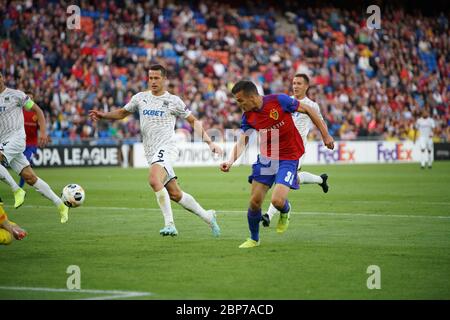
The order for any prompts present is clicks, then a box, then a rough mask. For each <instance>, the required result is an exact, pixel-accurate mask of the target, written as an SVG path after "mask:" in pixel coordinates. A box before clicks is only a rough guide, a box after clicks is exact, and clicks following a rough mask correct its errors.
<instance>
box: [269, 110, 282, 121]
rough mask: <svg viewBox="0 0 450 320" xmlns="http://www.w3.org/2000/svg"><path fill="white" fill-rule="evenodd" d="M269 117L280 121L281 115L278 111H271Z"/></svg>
mask: <svg viewBox="0 0 450 320" xmlns="http://www.w3.org/2000/svg"><path fill="white" fill-rule="evenodd" d="M269 117H270V118H272V119H273V120H278V118H279V117H280V115H279V114H278V111H277V109H272V110H270V113H269Z"/></svg>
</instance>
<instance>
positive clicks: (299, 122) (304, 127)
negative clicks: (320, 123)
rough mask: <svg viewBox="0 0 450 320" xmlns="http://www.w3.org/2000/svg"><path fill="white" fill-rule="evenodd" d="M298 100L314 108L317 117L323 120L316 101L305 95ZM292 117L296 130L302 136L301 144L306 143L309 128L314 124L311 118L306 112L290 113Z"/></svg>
mask: <svg viewBox="0 0 450 320" xmlns="http://www.w3.org/2000/svg"><path fill="white" fill-rule="evenodd" d="M292 98H294V99H295V96H292ZM299 101H300V103H303V104H305V105H307V106H309V107H312V108H313V109H314V110H316V111H317V113H318V114H319V117H320V118H321V119H322V120H323V116H322V113H321V112H320V107H319V105H318V104H317V103H316V102H314V101H312V100H311V99H309V98H308V97H306V96H305V97H304V98H303V99H301V100H299ZM292 118H293V119H294V123H295V127H296V128H297V130H298V132H299V133H300V136H301V137H302V140H303V145H306V141H307V138H308V133H309V130H311V128H312V127H313V125H314V124H313V122H312V120H311V118H310V117H309V116H308V115H307V114H306V113H301V112H294V113H293V114H292Z"/></svg>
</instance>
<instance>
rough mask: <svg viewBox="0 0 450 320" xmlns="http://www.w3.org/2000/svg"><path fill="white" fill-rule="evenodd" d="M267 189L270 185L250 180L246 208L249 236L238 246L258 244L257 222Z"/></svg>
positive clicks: (255, 245) (246, 246) (245, 246)
mask: <svg viewBox="0 0 450 320" xmlns="http://www.w3.org/2000/svg"><path fill="white" fill-rule="evenodd" d="M269 189H270V185H267V184H263V183H261V182H258V181H256V180H253V181H252V190H251V195H250V203H249V207H248V210H247V221H248V229H249V230H250V238H249V239H247V240H246V241H245V242H244V243H242V244H241V245H240V246H239V248H253V247H257V246H259V244H260V241H259V223H260V221H261V206H262V203H263V201H264V198H265V197H266V194H267V191H269Z"/></svg>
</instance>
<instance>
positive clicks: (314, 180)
mask: <svg viewBox="0 0 450 320" xmlns="http://www.w3.org/2000/svg"><path fill="white" fill-rule="evenodd" d="M304 159H305V154H303V155H302V156H301V157H300V159H299V163H298V170H297V174H298V181H299V184H318V185H319V186H320V187H321V188H322V190H323V192H324V193H327V192H328V183H327V180H328V175H327V174H326V173H323V174H321V175H320V176H318V175H315V174H312V173H309V172H306V171H300V170H301V168H302V164H303V160H304Z"/></svg>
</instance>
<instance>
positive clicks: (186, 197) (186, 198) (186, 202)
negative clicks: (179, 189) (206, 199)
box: [178, 192, 212, 223]
mask: <svg viewBox="0 0 450 320" xmlns="http://www.w3.org/2000/svg"><path fill="white" fill-rule="evenodd" d="M178 204H180V205H181V206H182V207H183V208H185V209H186V210H188V211H190V212H192V213H195V214H196V215H198V216H199V217H200V218H202V219H203V221H205V222H206V223H210V222H211V219H212V216H211V215H210V214H208V212H206V210H205V209H203V208H202V206H201V205H200V204H199V203H198V202H197V201H195V199H194V197H193V196H191V195H190V194H189V193H186V192H183V195H182V196H181V199H180V201H178Z"/></svg>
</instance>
